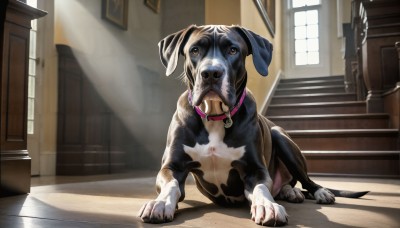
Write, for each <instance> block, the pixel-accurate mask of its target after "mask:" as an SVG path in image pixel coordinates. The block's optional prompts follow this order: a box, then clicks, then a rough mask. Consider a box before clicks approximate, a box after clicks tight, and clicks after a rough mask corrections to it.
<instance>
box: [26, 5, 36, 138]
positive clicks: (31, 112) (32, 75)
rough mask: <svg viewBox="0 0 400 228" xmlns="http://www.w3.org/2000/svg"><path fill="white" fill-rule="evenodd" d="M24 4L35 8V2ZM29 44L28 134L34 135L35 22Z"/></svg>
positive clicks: (34, 21)
mask: <svg viewBox="0 0 400 228" xmlns="http://www.w3.org/2000/svg"><path fill="white" fill-rule="evenodd" d="M26 4H28V5H30V6H32V7H35V8H36V7H37V0H27V1H26ZM31 27H32V29H31V31H30V43H29V73H28V123H27V124H28V126H27V131H28V134H33V133H34V120H35V86H36V85H35V84H36V83H35V82H36V62H37V56H36V37H37V20H32V22H31Z"/></svg>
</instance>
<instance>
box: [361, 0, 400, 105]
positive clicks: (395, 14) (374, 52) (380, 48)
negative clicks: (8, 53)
mask: <svg viewBox="0 0 400 228" xmlns="http://www.w3.org/2000/svg"><path fill="white" fill-rule="evenodd" d="M359 15H360V19H361V26H362V29H361V30H362V31H361V40H362V66H363V76H364V82H365V86H366V87H367V90H368V96H367V111H368V112H369V113H379V112H383V108H384V104H383V103H384V102H383V93H384V92H385V91H386V90H388V89H390V88H392V87H393V86H395V82H394V84H393V82H392V81H393V79H394V78H392V77H393V76H392V73H393V72H391V71H388V70H387V69H388V64H391V65H392V63H388V60H387V58H388V55H391V54H392V53H393V51H395V49H394V44H395V43H396V41H398V40H399V38H400V23H399V21H400V1H398V0H385V1H383V0H377V1H361V5H360V10H359ZM389 61H390V60H389ZM392 84H393V85H392Z"/></svg>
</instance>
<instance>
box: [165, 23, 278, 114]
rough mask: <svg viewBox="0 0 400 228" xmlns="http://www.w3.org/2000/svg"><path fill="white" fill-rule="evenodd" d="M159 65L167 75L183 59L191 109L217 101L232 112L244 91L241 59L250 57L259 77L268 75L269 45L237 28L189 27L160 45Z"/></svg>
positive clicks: (245, 76) (217, 26)
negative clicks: (251, 56) (204, 102)
mask: <svg viewBox="0 0 400 228" xmlns="http://www.w3.org/2000/svg"><path fill="white" fill-rule="evenodd" d="M159 48H160V57H161V62H162V63H163V65H164V66H165V67H166V68H167V71H166V75H167V76H169V75H171V74H172V73H173V72H174V71H175V68H176V65H177V62H178V58H179V55H180V54H181V55H183V56H184V57H185V66H184V71H185V75H186V78H185V79H186V81H187V84H188V87H189V89H190V90H191V91H192V93H193V94H192V105H194V106H199V105H200V104H201V103H202V102H203V100H206V99H210V100H220V101H221V102H222V103H223V104H225V105H226V106H227V107H229V108H232V107H233V106H234V105H235V103H236V101H237V99H238V97H239V96H240V94H241V92H242V91H243V90H244V89H245V87H246V79H247V72H246V68H245V59H246V56H247V55H249V54H252V55H253V63H254V65H255V68H256V70H257V71H258V73H259V74H260V75H263V76H267V75H268V65H269V64H270V62H271V57H272V44H270V43H269V42H268V41H267V40H266V39H264V38H262V37H261V36H259V35H257V34H255V33H253V32H251V31H250V30H247V29H245V28H242V27H240V26H223V25H208V26H194V25H192V26H189V27H188V28H186V29H184V30H181V31H179V32H177V33H174V34H171V35H169V36H167V37H166V38H165V39H163V40H162V41H160V43H159Z"/></svg>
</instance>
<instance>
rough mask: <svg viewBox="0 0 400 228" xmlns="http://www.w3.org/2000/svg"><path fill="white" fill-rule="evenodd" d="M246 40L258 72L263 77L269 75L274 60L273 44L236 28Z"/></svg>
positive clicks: (245, 30) (238, 27)
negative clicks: (269, 68) (269, 67)
mask: <svg viewBox="0 0 400 228" xmlns="http://www.w3.org/2000/svg"><path fill="white" fill-rule="evenodd" d="M234 28H235V29H236V30H237V31H238V32H239V34H240V35H241V36H242V37H243V38H244V40H245V41H246V43H247V46H248V47H249V52H250V53H249V54H252V55H253V63H254V66H255V67H256V70H257V72H258V73H259V74H261V75H262V76H267V75H268V66H269V64H270V63H271V59H272V49H273V47H272V44H271V43H270V42H269V41H268V40H267V39H265V38H263V37H261V36H259V35H257V34H255V33H254V32H252V31H250V30H248V29H245V28H242V27H240V26H235V27H234Z"/></svg>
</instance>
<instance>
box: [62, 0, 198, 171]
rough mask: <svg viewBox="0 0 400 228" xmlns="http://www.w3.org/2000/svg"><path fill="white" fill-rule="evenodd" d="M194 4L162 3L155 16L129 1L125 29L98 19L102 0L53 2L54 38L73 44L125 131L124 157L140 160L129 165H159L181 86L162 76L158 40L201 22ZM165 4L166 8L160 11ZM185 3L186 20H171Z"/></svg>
mask: <svg viewBox="0 0 400 228" xmlns="http://www.w3.org/2000/svg"><path fill="white" fill-rule="evenodd" d="M174 2H175V3H174ZM193 2H196V4H193V5H192V6H190V3H193ZM166 4H173V5H174V7H175V8H173V10H172V8H171V7H167V6H166ZM199 4H204V3H202V1H199V0H192V1H188V2H187V3H186V2H185V4H180V3H177V2H176V1H171V2H168V3H162V7H161V12H160V13H159V14H156V13H154V12H153V11H152V10H151V9H149V8H148V7H146V6H145V5H144V3H143V1H129V10H128V29H127V31H124V30H121V29H119V28H118V27H115V26H114V25H112V24H110V23H108V22H107V21H104V20H102V19H101V1H83V0H70V1H62V0H57V1H56V2H55V11H56V31H57V30H58V32H57V34H56V38H55V42H56V43H59V42H61V43H64V44H66V45H69V46H70V47H71V48H72V50H73V51H74V55H75V57H76V58H77V60H78V62H79V64H80V66H81V67H82V69H83V71H84V74H85V75H86V76H87V78H88V80H89V81H90V83H91V84H92V85H93V87H94V88H95V90H96V91H97V93H98V94H99V95H100V96H101V97H102V99H103V100H104V101H105V103H106V104H107V105H108V107H109V108H110V110H112V112H113V113H115V114H116V116H117V117H118V118H119V119H120V120H121V122H122V123H123V126H124V127H125V128H126V130H127V132H128V133H129V135H130V136H129V137H128V138H129V139H128V140H129V141H130V143H129V144H130V145H131V146H129V148H128V151H129V156H131V157H132V159H133V160H140V161H142V162H141V163H135V162H133V164H132V168H156V167H157V168H158V166H159V161H160V159H161V156H162V154H163V151H164V147H165V141H166V135H167V130H168V126H169V123H170V120H171V117H172V114H173V112H174V110H175V107H176V100H177V98H178V96H179V94H180V93H182V92H183V91H184V90H185V88H184V85H183V83H181V82H180V81H178V80H177V79H176V78H175V79H174V78H166V77H164V75H165V69H164V67H163V66H162V64H161V62H160V60H159V56H158V46H157V43H158V41H159V40H161V38H163V36H164V34H165V33H169V32H170V31H177V30H179V29H181V28H183V27H185V26H186V25H187V24H196V23H197V24H202V23H203V22H204V10H198V9H199V8H198V5H199ZM164 7H166V8H168V9H166V10H165V11H164V12H163V9H164ZM185 7H190V8H193V10H191V11H190V10H189V12H194V14H193V13H191V14H190V20H186V19H185V17H179V18H176V14H175V15H174V13H176V11H179V10H181V11H184V10H185ZM203 8H204V6H203ZM195 10H197V12H196V11H195ZM72 12H73V16H72ZM196 15H197V16H196ZM168 18H169V20H168ZM196 20H197V21H196ZM162 27H163V28H162ZM161 34H163V35H161Z"/></svg>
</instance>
